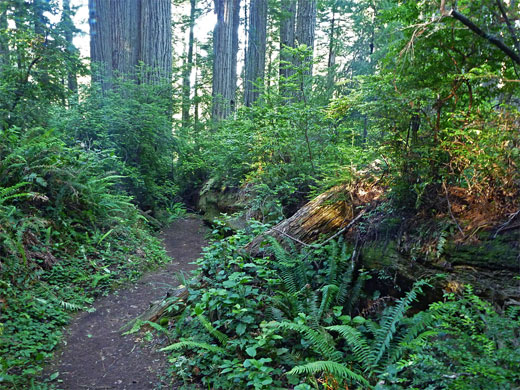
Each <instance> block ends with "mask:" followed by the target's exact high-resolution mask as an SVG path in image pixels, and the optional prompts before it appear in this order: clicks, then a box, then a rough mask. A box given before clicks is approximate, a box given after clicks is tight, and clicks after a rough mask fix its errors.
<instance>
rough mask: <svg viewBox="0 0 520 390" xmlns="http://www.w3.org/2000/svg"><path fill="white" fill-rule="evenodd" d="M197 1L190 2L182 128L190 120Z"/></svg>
mask: <svg viewBox="0 0 520 390" xmlns="http://www.w3.org/2000/svg"><path fill="white" fill-rule="evenodd" d="M196 6H197V0H190V21H189V27H188V28H189V35H188V53H187V57H186V65H185V67H184V70H183V77H182V126H183V127H186V126H187V124H188V122H189V120H190V107H191V103H190V94H191V79H190V78H191V72H192V70H193V46H194V42H195V37H194V33H193V29H194V27H195V12H196Z"/></svg>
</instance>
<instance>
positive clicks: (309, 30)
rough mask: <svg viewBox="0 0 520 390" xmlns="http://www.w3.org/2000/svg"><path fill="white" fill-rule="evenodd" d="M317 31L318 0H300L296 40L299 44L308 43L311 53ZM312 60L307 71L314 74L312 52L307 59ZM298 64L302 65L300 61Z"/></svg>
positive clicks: (307, 60)
mask: <svg viewBox="0 0 520 390" xmlns="http://www.w3.org/2000/svg"><path fill="white" fill-rule="evenodd" d="M315 31H316V0H298V13H297V17H296V42H297V43H298V45H306V46H307V47H308V48H309V50H311V53H312V52H313V50H314V37H315ZM306 62H310V63H309V66H308V69H307V71H306V72H307V73H308V74H312V54H311V56H310V57H309V58H307V59H306ZM298 65H302V64H300V63H298Z"/></svg>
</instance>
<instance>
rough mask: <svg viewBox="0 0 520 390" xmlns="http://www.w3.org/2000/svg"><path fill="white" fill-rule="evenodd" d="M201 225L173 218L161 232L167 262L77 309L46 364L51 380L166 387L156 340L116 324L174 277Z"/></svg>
mask: <svg viewBox="0 0 520 390" xmlns="http://www.w3.org/2000/svg"><path fill="white" fill-rule="evenodd" d="M204 236H205V228H204V226H203V224H202V221H201V220H200V219H198V218H195V217H189V218H184V219H180V220H177V221H175V222H174V223H172V225H170V226H169V227H168V228H167V229H165V230H164V231H163V233H162V235H161V238H162V239H163V240H164V246H165V248H166V251H167V253H168V255H169V256H170V257H171V258H172V262H171V263H169V264H168V265H167V266H166V267H164V268H162V269H160V270H157V271H154V272H150V273H148V274H145V275H144V276H143V277H142V278H141V279H140V280H139V281H138V282H137V283H136V284H134V285H133V286H130V287H127V288H125V289H122V290H119V291H117V292H115V293H113V294H111V295H109V296H106V297H103V298H101V299H99V300H97V301H96V302H95V303H94V305H93V307H94V309H95V311H93V312H91V313H88V312H84V313H81V314H80V315H78V316H77V317H76V318H75V319H74V320H73V321H72V323H71V325H70V326H69V328H68V330H67V331H66V334H65V337H64V342H63V344H62V347H61V350H60V351H58V353H57V354H56V358H55V361H54V362H53V363H51V364H50V366H49V367H48V368H47V369H46V370H45V374H46V375H45V376H46V377H49V376H50V375H51V374H53V373H56V372H59V376H58V378H57V380H56V381H55V382H54V383H56V386H57V387H58V389H63V390H101V389H116V390H130V389H132V390H146V389H161V388H164V389H165V388H170V387H167V386H166V384H165V383H164V374H165V373H166V371H167V370H166V364H167V359H166V356H165V355H164V354H162V353H160V352H157V348H156V347H157V345H156V343H158V342H159V340H156V339H155V340H154V339H152V340H144V337H143V333H142V332H138V333H134V334H130V335H126V336H123V335H122V334H121V331H120V328H121V327H122V326H123V325H125V324H127V323H128V322H129V321H131V320H132V319H133V318H135V317H137V316H138V315H139V314H141V313H142V312H144V311H145V310H146V309H148V307H149V305H150V302H152V301H156V300H159V299H161V298H163V297H164V295H165V294H166V293H167V292H168V291H171V290H173V289H174V288H175V287H176V286H177V285H178V284H179V283H178V282H177V280H176V278H175V274H176V273H178V272H188V271H191V270H193V268H194V267H195V266H194V265H193V264H191V263H192V262H194V261H195V260H196V259H197V258H198V257H199V256H200V254H201V250H202V247H203V246H204V245H205V239H204Z"/></svg>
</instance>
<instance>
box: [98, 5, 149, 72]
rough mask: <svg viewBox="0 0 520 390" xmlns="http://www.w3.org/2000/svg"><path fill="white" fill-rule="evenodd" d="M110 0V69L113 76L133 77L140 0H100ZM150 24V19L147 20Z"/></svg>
mask: <svg viewBox="0 0 520 390" xmlns="http://www.w3.org/2000/svg"><path fill="white" fill-rule="evenodd" d="M101 1H104V2H105V3H108V2H110V8H111V10H110V12H111V15H110V16H111V20H110V25H111V26H110V27H111V33H112V69H113V70H114V71H115V72H116V74H115V76H121V77H126V76H130V77H135V76H134V72H135V66H136V65H137V64H138V60H139V49H140V47H139V42H140V31H139V29H140V26H139V21H140V13H141V0H101ZM149 23H150V24H151V23H152V21H150V22H149Z"/></svg>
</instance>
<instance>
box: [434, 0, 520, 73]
mask: <svg viewBox="0 0 520 390" xmlns="http://www.w3.org/2000/svg"><path fill="white" fill-rule="evenodd" d="M440 10H441V15H442V16H449V17H451V18H453V19H456V20H458V21H459V22H461V23H462V24H463V25H465V26H466V27H467V28H469V29H470V30H471V31H473V32H474V33H475V34H477V35H478V36H480V37H482V38H484V39H487V40H488V41H489V42H491V43H492V44H493V45H495V46H496V47H498V48H499V49H500V50H501V51H502V52H503V53H505V54H506V55H507V56H508V57H509V58H511V59H512V60H513V61H514V62H515V63H517V64H518V65H520V55H519V54H518V53H515V51H514V50H513V49H511V48H510V47H509V46H507V45H506V44H505V43H504V42H502V40H501V39H499V38H497V37H495V36H494V35H491V34H488V33H486V32H485V31H483V30H482V29H481V28H480V27H478V26H477V25H476V24H475V23H473V22H472V21H471V20H469V19H468V18H467V17H466V16H464V15H462V14H461V13H460V12H458V11H457V10H456V9H451V10H450V11H446V1H445V0H442V1H441V8H440Z"/></svg>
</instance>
